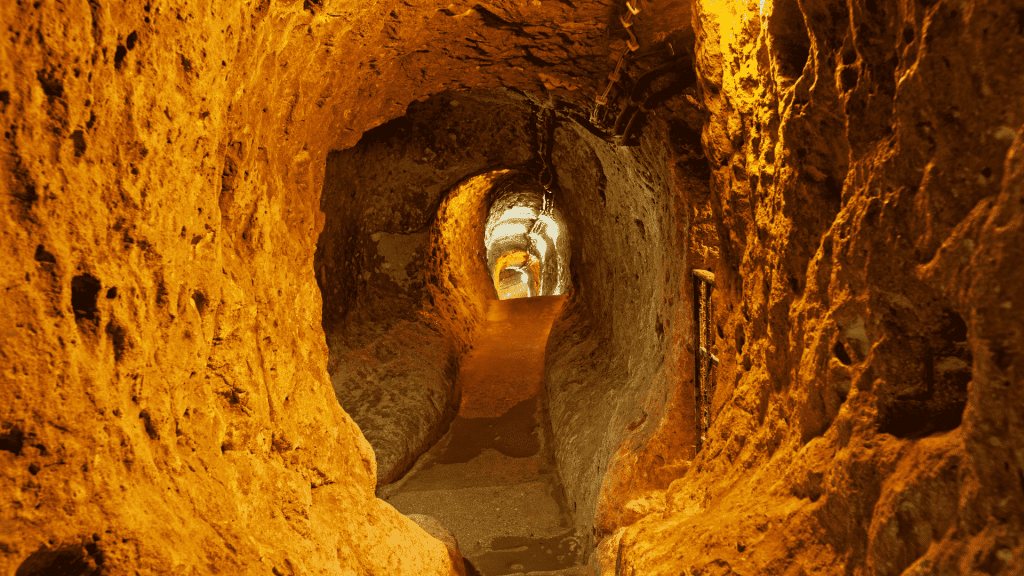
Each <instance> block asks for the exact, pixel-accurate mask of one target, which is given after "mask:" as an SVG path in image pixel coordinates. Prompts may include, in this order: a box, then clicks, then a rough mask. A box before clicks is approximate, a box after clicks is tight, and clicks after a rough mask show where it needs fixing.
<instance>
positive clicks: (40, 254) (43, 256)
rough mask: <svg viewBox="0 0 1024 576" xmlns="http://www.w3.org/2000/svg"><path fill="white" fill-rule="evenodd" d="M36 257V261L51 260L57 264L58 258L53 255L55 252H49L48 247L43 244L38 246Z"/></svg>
mask: <svg viewBox="0 0 1024 576" xmlns="http://www.w3.org/2000/svg"><path fill="white" fill-rule="evenodd" d="M35 258H36V262H49V263H50V264H56V263H57V259H56V258H55V257H54V256H53V254H50V253H49V252H47V251H46V249H45V248H43V245H42V244H40V245H38V246H36V256H35Z"/></svg>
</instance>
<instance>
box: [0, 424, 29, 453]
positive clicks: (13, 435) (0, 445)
mask: <svg viewBox="0 0 1024 576" xmlns="http://www.w3.org/2000/svg"><path fill="white" fill-rule="evenodd" d="M24 447H25V432H23V431H22V429H21V428H19V427H18V426H11V427H10V428H7V429H5V430H3V431H0V450H4V451H6V452H10V453H11V454H14V455H15V456H21V449H22V448H24Z"/></svg>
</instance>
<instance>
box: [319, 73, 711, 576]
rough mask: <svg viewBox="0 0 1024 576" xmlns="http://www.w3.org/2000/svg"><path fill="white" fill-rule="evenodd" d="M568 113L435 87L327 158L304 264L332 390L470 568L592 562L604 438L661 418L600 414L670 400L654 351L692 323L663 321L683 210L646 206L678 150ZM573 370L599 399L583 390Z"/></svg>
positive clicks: (672, 291) (658, 200)
mask: <svg viewBox="0 0 1024 576" xmlns="http://www.w3.org/2000/svg"><path fill="white" fill-rule="evenodd" d="M572 112H573V111H572V110H563V109H560V108H557V106H556V109H555V111H554V112H552V111H551V110H548V109H545V108H543V105H542V104H540V103H538V102H536V101H534V100H531V98H530V97H529V96H527V95H524V94H522V93H518V92H513V91H508V90H472V91H460V92H447V93H439V94H435V95H433V96H431V97H429V98H426V99H424V100H422V101H417V102H414V103H412V104H410V105H409V107H408V109H407V110H406V113H405V115H404V116H401V117H399V118H395V119H393V120H390V121H388V122H386V123H384V124H382V125H380V126H378V127H376V128H374V129H371V130H369V131H367V132H365V133H364V134H363V135H362V137H361V139H360V140H359V142H358V143H356V144H355V145H354V146H353V147H351V148H349V149H345V150H336V151H332V152H330V153H329V154H328V156H327V161H326V166H325V172H324V186H323V190H322V192H321V196H320V207H321V210H322V211H323V213H324V226H323V229H322V232H321V234H320V237H319V239H318V241H317V248H316V253H315V255H314V272H315V274H316V280H317V284H318V286H319V287H320V292H321V295H322V298H323V319H322V325H323V329H324V333H325V336H326V340H327V345H328V351H329V357H328V372H329V374H330V377H331V382H332V385H333V387H334V391H335V395H336V397H337V399H338V402H339V403H340V404H341V406H342V407H343V408H344V409H345V411H346V412H347V413H348V414H349V416H351V418H352V419H353V420H354V421H355V422H356V424H358V425H359V427H360V430H361V431H362V433H363V435H364V436H365V437H366V439H367V441H368V442H369V443H370V445H371V446H372V448H373V450H374V454H375V457H376V462H377V468H376V470H377V495H378V497H380V498H382V499H384V500H385V501H387V502H388V503H389V504H391V505H392V506H393V507H395V508H396V509H397V510H398V511H400V512H403V513H405V514H414V515H415V514H418V515H426V516H430V517H432V518H434V519H436V520H438V521H439V522H440V523H441V524H443V525H444V526H445V527H446V528H448V529H450V530H451V531H452V533H453V534H454V535H455V537H456V539H457V540H458V543H459V546H460V548H461V551H462V554H463V556H464V557H465V558H466V559H467V565H470V566H475V567H476V570H477V571H478V573H481V574H484V575H485V576H498V575H501V574H510V573H514V572H516V571H520V572H523V571H537V570H556V569H561V568H569V567H571V566H574V565H580V564H582V563H583V562H584V561H585V560H586V558H587V556H588V554H590V552H591V551H592V550H593V546H594V545H595V544H596V540H594V538H593V534H594V522H595V520H594V518H595V514H596V509H597V507H598V496H599V493H600V487H601V485H602V482H604V481H605V480H604V474H606V471H607V470H608V469H610V468H613V467H614V466H618V465H619V464H614V465H613V464H612V463H611V459H612V457H613V453H612V452H613V451H611V452H598V451H597V450H598V448H599V447H600V446H602V445H604V444H606V443H607V444H608V445H613V444H614V443H617V442H621V441H623V439H624V438H626V437H628V436H629V435H633V434H648V433H651V431H652V430H656V429H657V426H650V425H645V426H635V425H634V426H632V427H630V424H631V422H629V421H625V422H621V423H620V422H618V420H616V419H615V414H616V413H618V412H622V413H626V412H627V411H628V413H639V412H641V411H644V412H645V413H646V410H647V409H646V408H645V407H644V406H645V404H644V402H645V401H646V399H647V398H649V397H659V398H660V397H665V396H666V390H662V389H660V388H659V389H657V390H655V388H654V387H656V386H669V385H671V384H670V380H669V379H668V378H664V377H661V376H659V375H660V374H661V370H663V368H662V366H663V365H667V364H669V362H666V361H665V360H664V358H665V357H666V356H667V355H668V350H669V347H670V346H674V345H677V343H678V342H680V341H681V340H682V339H688V338H691V337H692V336H691V334H692V330H693V325H692V322H691V321H689V320H672V321H671V322H668V321H665V320H664V319H665V318H678V315H677V314H676V312H674V311H672V310H670V309H669V307H671V306H679V305H688V303H689V294H687V296H686V297H685V298H684V297H683V296H682V295H681V294H680V292H681V291H682V286H683V285H684V284H683V283H682V282H681V281H679V279H678V275H679V271H678V269H677V268H676V267H675V265H674V264H672V262H673V260H672V258H673V257H674V256H670V255H669V254H675V253H674V252H670V251H673V250H676V244H674V243H673V241H670V240H669V239H670V238H672V239H674V238H676V236H675V234H676V230H683V229H685V227H684V226H682V225H680V224H678V223H677V222H675V220H674V216H670V217H669V218H659V217H652V215H656V214H658V210H664V206H666V205H668V204H669V203H670V202H674V201H676V200H675V199H674V198H673V197H672V195H671V194H672V192H671V190H672V189H671V185H670V184H669V182H670V181H671V178H672V176H671V174H672V170H680V168H678V167H674V166H673V167H670V166H668V165H667V157H668V155H667V154H666V153H665V150H664V146H665V144H664V142H665V140H664V139H659V140H657V141H654V140H647V139H646V138H645V136H644V134H647V128H645V129H644V131H643V132H642V133H641V135H640V136H639V138H638V139H639V144H638V145H637V146H636V147H635V148H630V147H617V146H616V145H615V144H612V143H609V142H606V141H604V140H602V139H600V138H598V137H597V136H595V135H594V134H593V133H592V132H591V130H589V129H588V128H586V127H584V126H582V125H580V124H578V123H577V122H576V121H575V120H574V119H573V118H574V116H572ZM542 118H544V120H542ZM548 118H554V119H553V120H549V119H548ZM547 122H551V124H547V125H544V124H542V123H547ZM552 124H553V125H552ZM542 127H543V128H546V129H541V128H542ZM688 129H689V130H690V131H692V132H693V133H694V134H699V130H700V127H699V126H689V127H688ZM663 136H664V135H662V137H663ZM545 138H547V139H548V140H544V139H545ZM542 140H543V141H542ZM698 168H699V170H697V169H698ZM682 169H683V170H686V171H687V174H688V175H689V174H690V169H689V168H685V167H684V168H682ZM694 170H696V171H695V172H694V174H695V176H692V177H693V178H694V180H696V179H697V178H698V177H699V175H700V174H704V173H706V170H707V167H706V162H703V163H701V165H700V166H698V167H696V168H694ZM354 174H358V178H353V177H352V175H354ZM541 174H553V175H555V176H554V177H553V178H551V179H550V180H548V179H542V178H541V176H540V175H541ZM542 181H543V182H545V183H546V184H547V187H545V186H544V185H542V184H541V182H542ZM676 213H678V214H683V213H685V211H683V210H680V211H678V212H673V214H676ZM669 231H671V233H670V232H669ZM687 286H688V285H687ZM684 303H685V304H684ZM717 324H718V323H717V322H716V323H715V324H713V325H712V326H716V325H717ZM613 327H614V328H613ZM580 381H585V382H586V383H587V385H588V386H590V387H591V389H592V392H591V394H593V395H595V396H594V397H600V398H604V399H605V400H602V401H601V402H597V403H582V402H581V400H582V395H581V394H579V393H578V392H575V391H574V390H573V388H572V387H573V386H576V385H577V383H578V382H580ZM629 382H633V384H628V385H627V383H629ZM683 398H684V399H683V400H681V401H680V402H681V404H680V405H679V408H680V409H683V410H691V411H692V410H694V405H693V400H692V392H691V393H689V394H688V395H687V394H684V395H683ZM659 417H661V416H659ZM686 434H692V432H691V431H690V430H689V429H688V430H687V431H686ZM688 439H689V441H691V442H692V441H693V439H692V438H688ZM684 443H685V441H684V442H680V444H684ZM687 449H691V450H692V444H691V445H690V446H688V447H687ZM559 454H561V455H562V456H558V455H559ZM688 454H689V453H688ZM567 455H573V456H572V457H571V458H570V457H568V456H567ZM658 457H659V458H660V462H661V465H667V464H666V461H667V458H665V457H663V456H662V455H659V456H658ZM651 458H652V460H651V461H652V462H657V461H658V460H654V459H653V458H654V457H653V456H652V457H651ZM580 463H586V466H585V467H584V468H581V469H579V470H576V469H575V468H573V467H574V466H578V465H580ZM562 478H570V481H569V482H565V483H563V481H562V480H561V479H562ZM471 493H472V494H475V495H476V496H474V497H472V498H467V497H464V495H465V494H471ZM549 552H550V554H549Z"/></svg>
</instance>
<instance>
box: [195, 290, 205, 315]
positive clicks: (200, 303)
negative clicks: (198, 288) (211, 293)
mask: <svg viewBox="0 0 1024 576" xmlns="http://www.w3.org/2000/svg"><path fill="white" fill-rule="evenodd" d="M192 299H193V300H195V302H196V309H197V310H199V313H200V314H204V313H205V312H206V306H207V304H208V302H209V300H207V298H206V295H205V294H203V293H202V292H196V293H195V294H193V295H192Z"/></svg>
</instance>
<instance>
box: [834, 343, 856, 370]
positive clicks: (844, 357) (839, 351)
mask: <svg viewBox="0 0 1024 576" xmlns="http://www.w3.org/2000/svg"><path fill="white" fill-rule="evenodd" d="M832 353H833V354H835V355H836V358H838V359H839V362H840V363H842V364H843V366H849V365H851V364H853V360H852V359H851V358H850V354H849V353H847V352H846V346H844V345H843V343H842V342H839V341H838V340H837V341H836V344H835V346H833V347H832Z"/></svg>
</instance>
